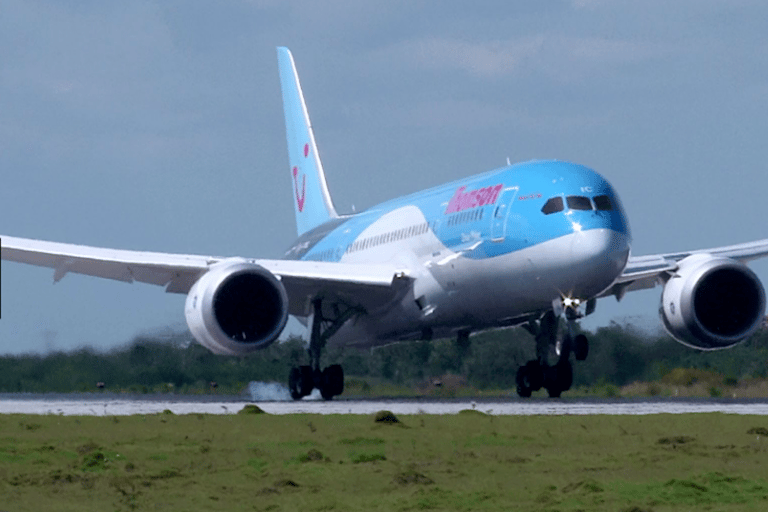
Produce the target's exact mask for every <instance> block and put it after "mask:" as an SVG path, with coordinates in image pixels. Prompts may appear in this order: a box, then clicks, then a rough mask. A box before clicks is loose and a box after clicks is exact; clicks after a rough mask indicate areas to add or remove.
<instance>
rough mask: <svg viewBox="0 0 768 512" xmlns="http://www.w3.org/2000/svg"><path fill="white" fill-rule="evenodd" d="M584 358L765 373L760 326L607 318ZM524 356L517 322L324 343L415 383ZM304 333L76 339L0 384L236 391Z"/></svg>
mask: <svg viewBox="0 0 768 512" xmlns="http://www.w3.org/2000/svg"><path fill="white" fill-rule="evenodd" d="M587 334H588V336H589V339H590V354H589V357H588V359H587V360H586V361H584V362H577V363H574V370H575V371H574V386H591V385H598V384H612V385H615V386H623V385H625V384H629V383H631V382H634V381H655V380H658V379H660V378H662V377H664V376H665V375H666V374H668V373H669V372H670V371H672V370H673V369H675V368H695V369H704V370H708V371H711V372H714V373H718V374H721V375H723V377H724V378H725V379H729V382H732V383H736V382H738V381H740V380H742V379H764V378H766V376H768V330H766V329H763V330H761V331H759V332H758V333H757V334H755V335H754V336H753V337H752V338H751V339H749V340H747V341H746V342H744V343H742V344H740V345H738V346H736V347H735V348H732V349H729V350H721V351H715V352H700V351H696V350H693V349H690V348H687V347H685V346H682V345H680V344H679V343H677V342H675V341H674V340H672V339H671V338H670V337H669V336H667V335H665V334H648V333H647V332H644V331H642V330H640V329H637V328H634V327H632V326H622V325H618V324H611V325H609V326H606V327H601V328H599V329H597V330H596V331H595V332H593V333H587ZM533 357H534V344H533V341H532V339H531V336H530V334H528V333H527V332H526V331H525V330H523V329H520V328H516V329H504V330H497V331H489V332H485V333H480V334H478V335H476V336H473V337H472V338H471V343H470V346H469V348H466V347H461V346H458V345H457V343H456V341H455V340H452V339H441V340H434V341H414V342H407V343H398V344H392V345H388V346H384V347H380V348H376V349H373V350H359V349H354V348H334V347H330V348H328V349H327V350H326V354H325V356H324V359H325V360H326V361H327V363H326V364H330V363H332V362H338V363H341V364H342V366H343V367H344V371H345V374H346V375H347V376H348V377H350V378H351V377H357V378H370V379H377V380H378V381H383V382H390V383H393V384H398V385H406V386H416V385H419V384H420V383H424V382H431V381H434V380H437V379H440V378H442V377H444V376H445V375H449V374H450V375H455V376H461V377H462V378H463V379H465V380H466V383H467V384H468V385H469V386H472V387H474V388H477V389H481V390H483V389H501V390H503V389H510V390H512V389H514V388H515V375H516V372H517V368H518V367H519V366H520V365H521V364H524V363H525V362H526V361H528V360H529V359H532V358H533ZM306 362H307V357H306V349H305V342H304V341H303V340H302V339H301V338H299V337H295V336H292V337H290V338H289V339H288V340H287V341H284V342H282V343H274V344H273V345H271V346H270V347H268V348H266V349H264V350H262V351H259V352H257V353H255V354H252V355H250V356H247V357H227V356H217V355H215V354H213V353H211V352H210V351H208V350H207V349H206V348H204V347H202V346H200V345H198V344H197V343H195V342H194V341H193V340H192V338H191V335H190V334H189V333H187V332H179V333H176V334H174V335H172V336H163V337H162V339H155V338H153V337H151V336H142V337H137V338H136V339H134V340H133V341H132V342H131V343H130V344H128V345H126V346H123V347H120V348H117V349H113V350H110V351H108V352H99V351H96V350H93V349H89V348H83V349H79V350H75V351H71V352H55V353H51V354H47V355H37V354H26V355H6V356H0V392H31V393H45V392H78V391H79V392H83V391H94V390H96V389H97V385H100V386H103V388H104V389H106V390H111V391H127V392H137V393H147V392H181V393H190V392H191V393H208V392H212V391H215V392H219V393H239V392H241V391H242V390H243V389H244V388H245V387H246V386H247V384H248V382H250V381H262V382H270V381H276V382H281V383H283V382H285V381H286V379H287V375H288V372H289V370H290V368H291V367H292V366H296V365H300V364H306Z"/></svg>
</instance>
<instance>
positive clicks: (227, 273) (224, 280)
mask: <svg viewBox="0 0 768 512" xmlns="http://www.w3.org/2000/svg"><path fill="white" fill-rule="evenodd" d="M184 315H185V316H186V319H187V325H188V326H189V330H190V331H191V332H192V335H193V336H194V337H195V339H197V341H199V342H200V343H201V344H202V345H204V346H205V347H207V348H208V349H210V350H211V351H212V352H215V353H217V354H223V355H243V354H248V353H250V352H253V351H255V350H258V349H261V348H265V347H267V346H268V345H269V344H271V343H272V342H273V341H275V340H276V339H277V337H278V336H279V335H280V333H281V332H282V331H283V328H284V327H285V323H286V321H287V320H288V295H287V294H286V293H285V288H284V287H283V284H282V283H281V282H280V281H279V280H278V279H277V277H275V276H274V274H272V273H271V272H270V271H268V270H267V269H265V268H264V267H261V266H259V265H256V264H254V263H249V262H247V261H245V260H242V259H228V260H224V261H222V262H220V263H217V264H216V265H213V266H212V267H211V269H210V270H209V271H208V272H206V273H205V274H203V276H202V277H201V278H200V279H198V280H197V282H196V283H195V284H194V286H192V289H191V290H189V294H188V295H187V301H186V304H185V307H184Z"/></svg>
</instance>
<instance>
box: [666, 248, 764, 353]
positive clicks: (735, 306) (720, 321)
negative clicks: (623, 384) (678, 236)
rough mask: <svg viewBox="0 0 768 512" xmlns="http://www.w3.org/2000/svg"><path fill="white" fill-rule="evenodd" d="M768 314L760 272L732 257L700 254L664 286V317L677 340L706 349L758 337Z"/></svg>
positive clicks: (693, 256)
mask: <svg viewBox="0 0 768 512" xmlns="http://www.w3.org/2000/svg"><path fill="white" fill-rule="evenodd" d="M764 314H765V290H764V289H763V285H762V283H761V282H760V280H759V279H758V278H757V276H756V275H755V273H754V272H752V270H750V269H749V268H748V267H747V266H746V265H744V264H742V263H740V262H738V261H735V260H732V259H730V258H724V257H717V256H712V255H710V254H694V255H692V256H689V257H687V258H685V259H683V260H682V261H680V264H679V269H678V271H677V273H676V274H675V275H673V276H672V277H670V278H669V279H668V280H667V282H666V284H665V285H664V290H663V291H662V294H661V305H660V307H659V315H660V316H661V320H662V322H663V323H664V327H665V328H666V329H667V331H668V332H669V334H671V335H672V336H673V337H674V338H675V339H677V340H678V341H679V342H681V343H682V344H684V345H688V346H689V347H693V348H697V349H700V350H716V349H721V348H728V347H731V346H733V345H735V344H737V343H738V342H740V341H742V340H744V339H746V338H747V337H749V336H750V335H751V334H753V333H754V332H755V331H756V330H757V329H758V328H759V327H760V325H761V324H762V322H763V318H764Z"/></svg>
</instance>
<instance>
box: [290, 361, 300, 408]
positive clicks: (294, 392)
mask: <svg viewBox="0 0 768 512" xmlns="http://www.w3.org/2000/svg"><path fill="white" fill-rule="evenodd" d="M288 390H289V391H290V392H291V398H293V399H294V400H301V399H302V398H303V396H302V394H301V370H299V369H298V367H296V366H294V367H293V368H291V372H290V373H289V374H288Z"/></svg>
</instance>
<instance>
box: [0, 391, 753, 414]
mask: <svg viewBox="0 0 768 512" xmlns="http://www.w3.org/2000/svg"><path fill="white" fill-rule="evenodd" d="M248 404H256V405H258V406H259V407H260V408H261V409H263V410H264V411H265V412H267V413H269V414H374V413H376V412H377V411H381V410H388V411H392V412H393V413H395V414H401V415H411V414H441V415H442V414H458V413H459V412H460V411H462V410H467V409H473V410H476V411H480V412H483V413H486V414H492V415H497V416H526V415H644V414H685V413H710V412H721V413H725V414H753V415H761V416H765V415H768V401H766V400H721V401H713V400H681V399H656V400H599V399H583V400H578V399H573V400H569V399H558V400H549V399H541V400H538V399H533V400H519V399H510V400H470V399H467V400H442V401H441V400H419V399H413V400H402V399H392V400H334V401H331V402H324V401H319V400H302V401H299V402H293V401H251V400H247V399H245V398H243V397H231V396H228V397H220V396H203V397H190V396H173V395H170V396H165V395H162V396H157V395H153V396H145V395H139V396H129V397H125V396H120V395H97V394H93V395H91V394H85V395H82V394H81V395H29V394H19V395H17V394H3V395H0V414H56V415H59V414H60V415H65V416H73V415H74V416H125V415H133V414H157V413H161V412H163V411H165V410H170V411H172V412H173V413H174V414H236V413H237V412H238V411H240V410H241V409H242V408H243V407H245V406H246V405H248Z"/></svg>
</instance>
